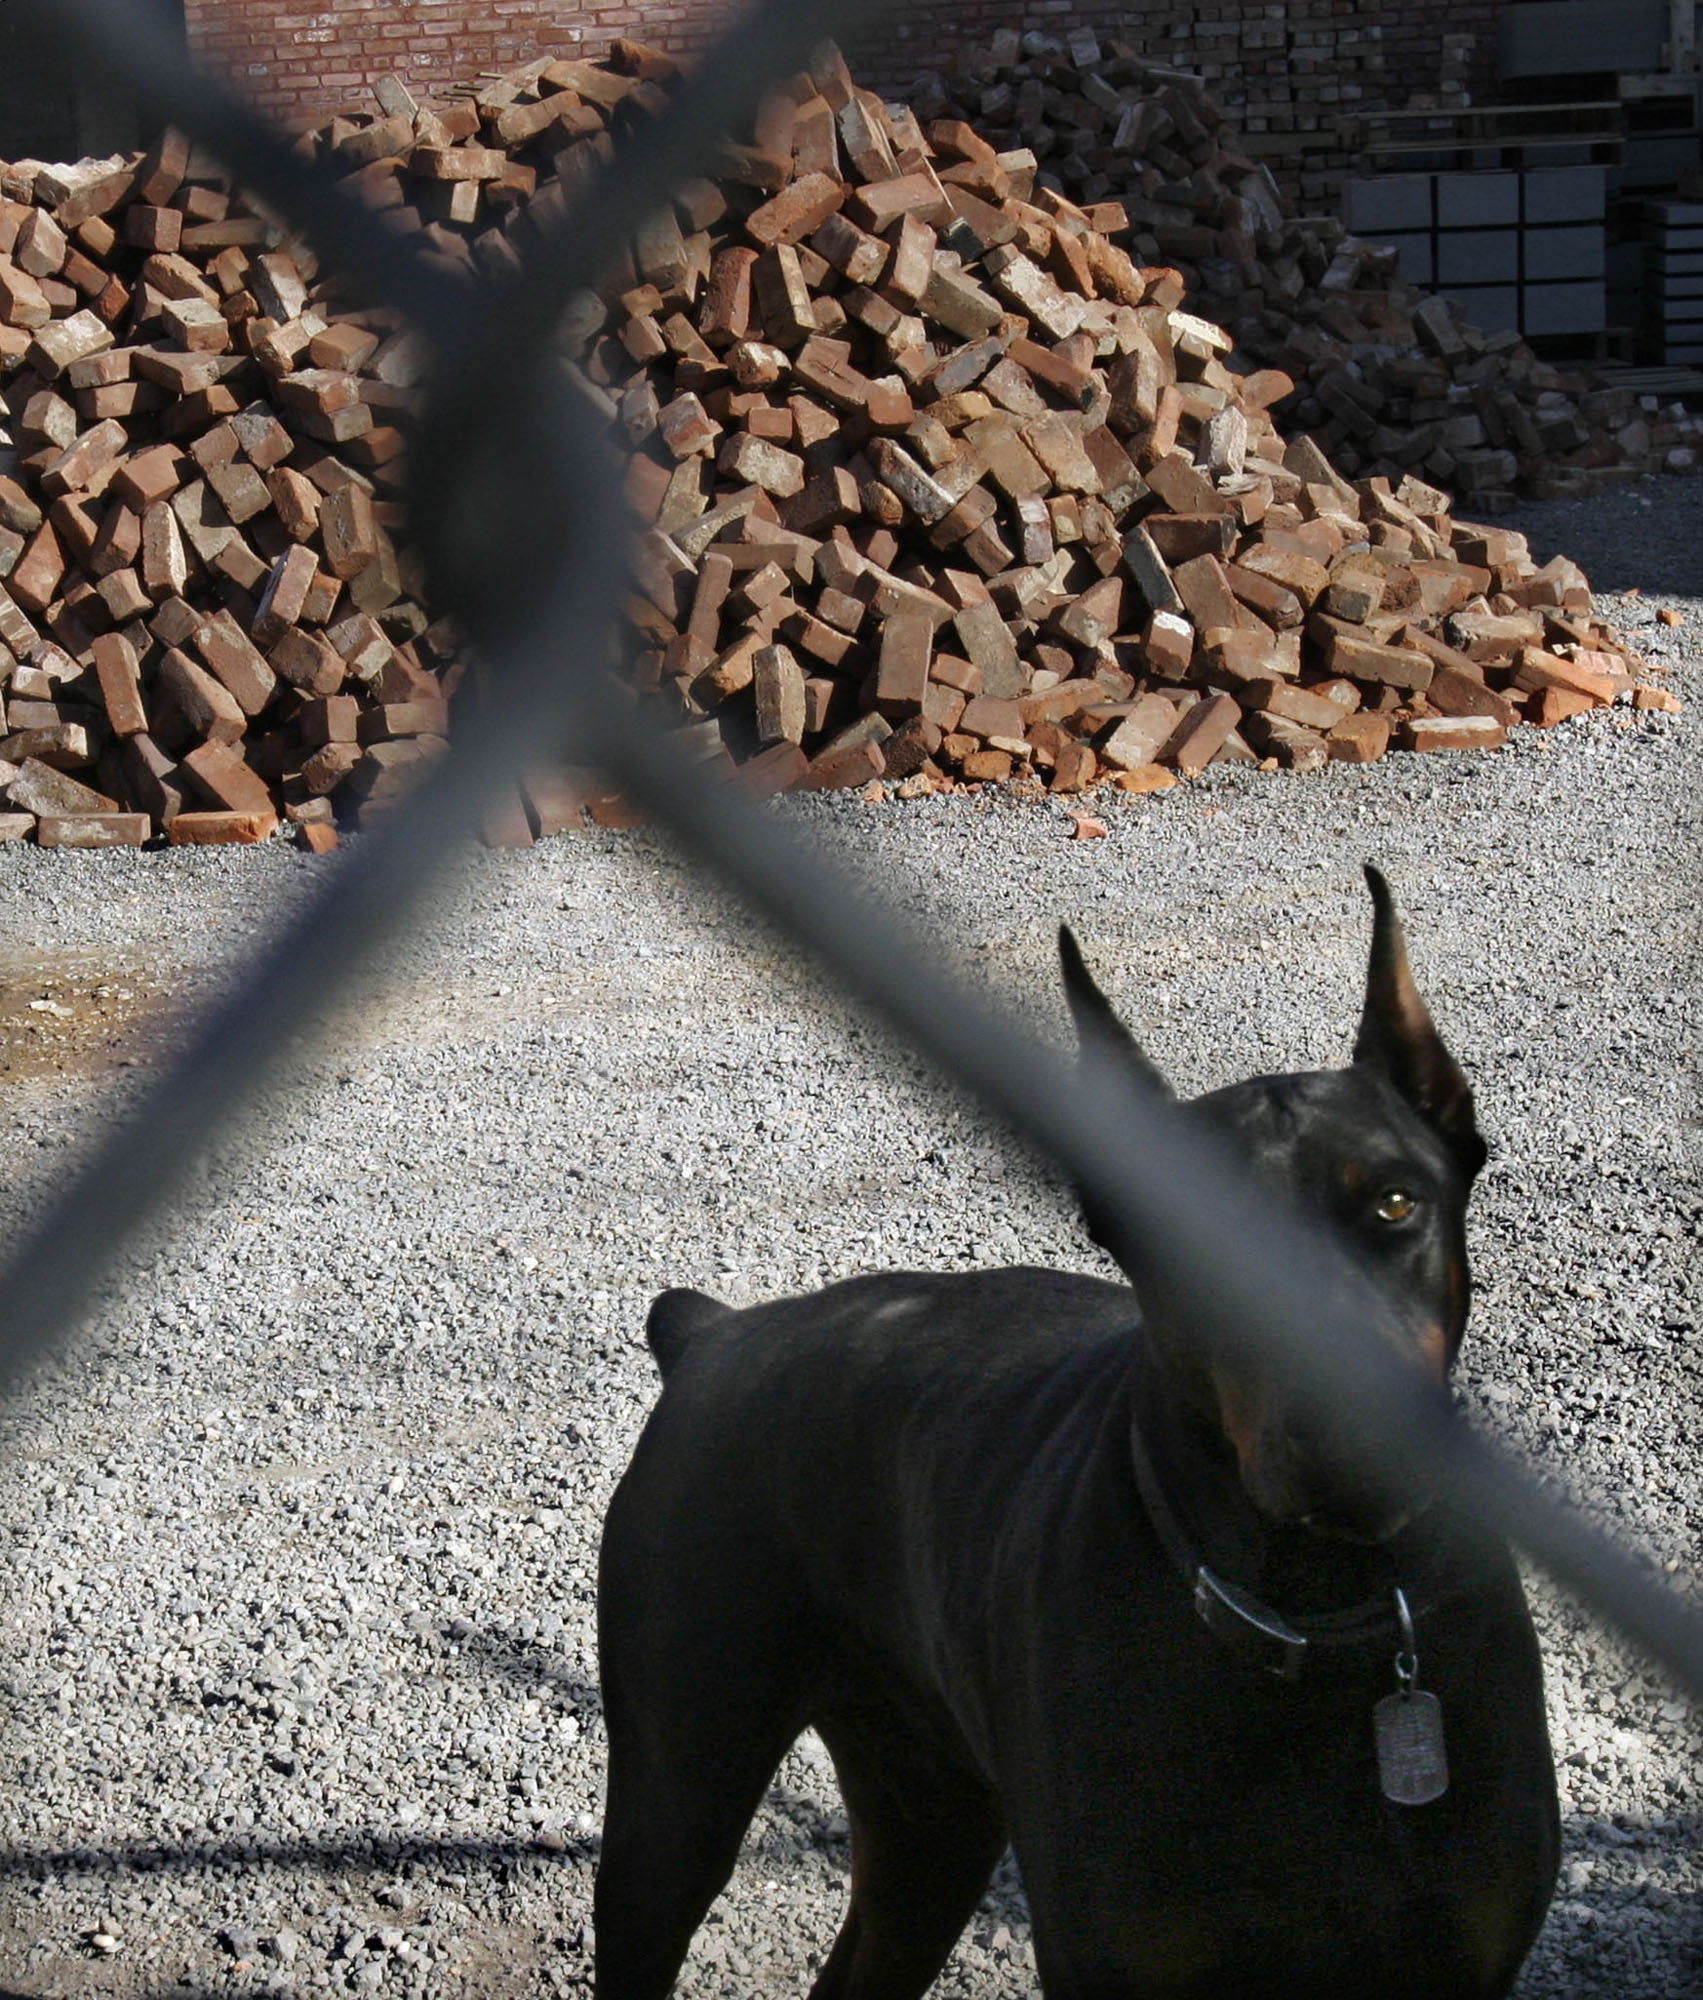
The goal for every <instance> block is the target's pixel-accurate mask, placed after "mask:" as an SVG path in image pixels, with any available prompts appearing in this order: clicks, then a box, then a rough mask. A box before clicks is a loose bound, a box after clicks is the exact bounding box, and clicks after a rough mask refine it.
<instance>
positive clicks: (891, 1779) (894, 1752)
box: [810, 1717, 1005, 2000]
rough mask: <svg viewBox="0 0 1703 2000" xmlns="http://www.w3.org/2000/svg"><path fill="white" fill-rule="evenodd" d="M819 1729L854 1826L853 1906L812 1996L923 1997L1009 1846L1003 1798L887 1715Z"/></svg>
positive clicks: (814, 1999)
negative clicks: (943, 1757)
mask: <svg viewBox="0 0 1703 2000" xmlns="http://www.w3.org/2000/svg"><path fill="white" fill-rule="evenodd" d="M817 1727H818V1729H819V1730H820V1732H821V1736H822V1740H823V1741H824V1742H825V1743H826V1744H827V1746H828V1750H829V1752H830V1754H831V1755H832V1757H833V1759H834V1769H835V1771H836V1772H837V1773H838V1775H839V1780H840V1791H841V1793H842V1795H843V1796H844V1799H845V1802H846V1816H847V1818H848V1820H849V1821H850V1823H851V1836H852V1889H851V1907H850V1908H849V1910H848V1911H847V1912H846V1920H845V1922H844V1924H843V1925H842V1926H841V1927H840V1934H839V1936H838V1937H837V1938H836V1939H835V1940H834V1948H833V1950H832V1952H831V1953H830V1954H829V1956H828V1962H827V1964H826V1965H824V1966H823V1968H822V1971H821V1973H820V1975H819V1976H818V1978H817V1981H816V1984H815V1985H814V1986H813V1987H812V1988H811V1989H810V2000H921V1995H923V1994H924V1993H926V1992H927V1991H928V1988H929V1987H930V1986H931V1985H932V1984H933V1981H934V1978H935V1975H936V1974H937V1973H938V1972H939V1971H940V1968H941V1967H942V1966H943V1965H944V1964H945V1963H946V1961H947V1959H948V1958H949V1957H950V1956H951V1953H952V1947H953V1945H955V1944H956V1943H957V1941H958V1935H959V1933H960V1932H961V1931H962V1930H963V1928H964V1926H965V1924H967V1923H968V1922H969V1920H970V1918H971V1916H972V1915H973V1914H974V1912H975V1908H976V1905H977V1903H978V1902H980V1900H981V1897H982V1892H983V1891H984V1890H985V1889H986V1888H987V1885H988V1881H989V1878H990V1877H991V1876H992V1874H993V1871H994V1866H995V1864H996V1863H997V1861H998V1860H999V1857H1000V1855H1001V1854H1002V1853H1003V1852H1004V1851H1005V1822H1004V1818H1003V1816H1002V1814H1001V1812H1000V1809H999V1801H998V1799H997V1798H996V1797H995V1795H994V1794H993V1793H992V1792H990V1791H989V1790H987V1789H986V1787H984V1786H983V1785H981V1784H980V1783H979V1782H978V1781H977V1780H976V1779H975V1778H974V1777H973V1776H972V1775H971V1774H969V1773H968V1772H966V1771H964V1770H962V1769H961V1768H956V1767H951V1768H949V1767H948V1766H947V1765H945V1764H944V1763H943V1761H942V1759H941V1757H940V1754H939V1745H938V1741H937V1740H935V1739H932V1738H929V1737H926V1736H923V1735H921V1734H918V1733H914V1732H912V1731H911V1730H909V1729H904V1728H902V1727H900V1726H897V1725H896V1723H894V1724H892V1725H889V1723H888V1719H887V1718H886V1717H883V1718H881V1719H880V1720H879V1721H876V1722H873V1723H872V1722H870V1721H869V1720H868V1719H867V1718H862V1717H860V1718H859V1719H858V1720H857V1721H856V1722H853V1721H850V1720H849V1719H847V1718H840V1719H839V1720H837V1721H827V1722H824V1721H822V1720H820V1719H818V1723H817Z"/></svg>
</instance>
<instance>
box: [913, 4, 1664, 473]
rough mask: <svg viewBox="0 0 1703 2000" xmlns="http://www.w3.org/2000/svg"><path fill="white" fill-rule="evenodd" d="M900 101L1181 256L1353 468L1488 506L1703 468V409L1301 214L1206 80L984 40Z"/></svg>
mask: <svg viewBox="0 0 1703 2000" xmlns="http://www.w3.org/2000/svg"><path fill="white" fill-rule="evenodd" d="M1277 32H1278V33H1279V35H1280V36H1281V34H1282V32H1283V30H1282V29H1281V27H1280V28H1279V29H1278V30H1277ZM1244 37H1245V31H1244ZM1309 94H1310V95H1312V96H1315V97H1316V95H1317V87H1316V86H1315V87H1314V89H1313V90H1312V91H1310V93H1309ZM912 101H913V105H914V107H915V109H916V111H917V115H918V116H919V117H920V118H922V119H923V120H924V121H925V122H928V121H932V120H935V119H942V118H959V119H967V120H968V121H970V122H971V123H973V124H974V125H975V126H976V128H977V130H978V131H979V132H980V133H981V134H982V136H983V137H984V138H985V139H986V140H988V142H989V143H990V144H991V145H993V146H994V147H996V148H1005V147H1012V146H1020V147H1023V148H1025V149H1027V150H1028V151H1030V152H1032V153H1033V154H1034V155H1035V157H1036V160H1037V162H1038V166H1039V172H1040V177H1041V180H1042V182H1043V184H1045V185H1050V186H1051V187H1052V188H1053V189H1055V190H1056V191H1057V192H1058V193H1060V194H1063V195H1066V196H1068V197H1069V198H1070V199H1072V200H1073V201H1075V202H1077V203H1079V204H1083V205H1086V206H1090V207H1092V206H1094V205H1096V204H1099V203H1102V202H1108V201H1118V202H1121V203H1123V205H1124V207H1125V209H1126V211H1127V213H1128V215H1129V217H1130V221H1131V224H1132V227H1133V232H1134V233H1133V236H1132V237H1131V239H1130V241H1129V245H1128V247H1129V248H1130V250H1131V253H1132V254H1133V255H1134V256H1136V257H1137V258H1138V259H1139V260H1140V261H1142V262H1144V263H1166V264H1171V265H1174V266H1175V267H1176V268H1177V269H1178V270H1179V271H1181V272H1182V274H1183V277H1184V280H1185V282H1186V283H1187V285H1188V289H1189V293H1190V295H1191V297H1192V298H1193V299H1194V301H1195V306H1196V310H1198V311H1201V312H1204V313H1209V314H1210V315H1211V316H1212V318H1214V319H1215V320H1217V321H1219V322H1220V323H1221V324H1222V325H1223V326H1225V327H1226V328H1228V330H1229V331H1230V332H1231V333H1233V334H1234V335H1235V338H1236V345H1237V351H1238V354H1239V355H1241V356H1242V357H1244V358H1245V360H1247V361H1249V362H1263V363H1267V364H1269V365H1272V366H1275V367H1280V368H1283V369H1285V370H1286V371H1287V372H1288V373H1289V374H1290V375H1292V376H1293V377H1294V379H1295V383H1296V389H1295V392H1294V394H1293V395H1292V396H1290V397H1289V398H1287V399H1286V400H1285V401H1284V402H1283V403H1282V404H1281V405H1280V407H1279V408H1278V410H1277V412H1276V415H1277V417H1278V419H1279V422H1280V423H1281V425H1282V426H1283V428H1284V430H1285V431H1286V432H1289V433H1291V434H1293V433H1294V432H1296V431H1306V432H1308V433H1310V434H1311V435H1312V436H1313V437H1314V438H1315V439H1316V441H1317V442H1318V443H1319V444H1320V446H1321V447H1322V448H1323V449H1324V450H1325V451H1326V453H1327V454H1329V456H1330V457H1331V458H1332V460H1333V461H1334V462H1335V463H1336V465H1337V466H1338V467H1339V469H1341V470H1342V471H1344V472H1346V473H1350V474H1355V475H1362V476H1368V477H1371V476H1380V475H1381V476H1383V477H1385V478H1389V479H1395V480H1399V479H1400V478H1401V477H1402V476H1403V475H1404V474H1408V473H1411V474H1412V475H1413V476H1414V477H1416V478H1419V479H1423V480H1425V481H1426V482H1427V483H1428V484H1431V485H1436V486H1442V487H1445V488H1447V489H1448V490H1450V491H1451V492H1454V493H1456V494H1458V495H1460V496H1461V497H1462V498H1463V499H1471V501H1472V502H1473V504H1474V506H1475V507H1476V508H1477V509H1478V510H1480V511H1484V510H1486V509H1490V508H1494V507H1500V506H1502V505H1506V504H1507V502H1508V501H1509V499H1510V498H1511V497H1512V495H1513V494H1515V493H1516V492H1518V493H1523V494H1526V495H1528V496H1530V497H1533V498H1538V499H1554V498H1563V497H1569V496H1574V495H1579V494H1584V493H1589V492H1592V491H1595V490H1597V489H1598V488H1599V487H1601V486H1602V485H1604V484H1605V483H1607V482H1609V481H1613V480H1620V479H1627V478H1636V477H1639V476H1641V475H1642V474H1643V473H1645V472H1655V471H1673V472H1680V471H1691V470H1694V469H1695V468H1696V467H1697V465H1698V463H1699V462H1700V460H1703V417H1700V416H1697V415H1694V414H1692V413H1690V412H1688V411H1686V410H1685V409H1684V408H1683V407H1682V406H1680V405H1677V404H1676V405H1673V406H1671V407H1669V408H1667V409H1665V410H1664V409H1661V408H1660V407H1658V406H1657V404H1656V402H1655V399H1654V398H1642V399H1640V398H1638V397H1635V396H1634V395H1633V393H1632V392H1631V391H1630V390H1628V389H1623V388H1614V387H1609V386H1604V385H1603V384H1602V381H1601V378H1600V377H1598V376H1596V375H1595V374H1594V373H1593V372H1592V371H1590V370H1588V369H1580V370H1571V371H1570V370H1564V369H1560V368H1555V367H1551V366H1549V365H1547V364H1546V363H1544V362H1542V361H1540V360H1539V359H1538V357H1537V356H1536V355H1535V354H1534V353H1533V352H1532V350H1531V349H1530V348H1529V347H1528V346H1527V345H1526V343H1525V342H1524V341H1523V340H1521V339H1520V337H1519V336H1518V335H1517V334H1514V333H1497V334H1488V335H1487V334H1483V333H1481V332H1479V331H1478V329H1477V328H1475V327H1473V326H1472V325H1470V324H1469V323H1468V322H1466V321H1465V320H1463V319H1462V318H1461V317H1460V316H1459V315H1458V314H1457V313H1456V312H1455V311H1454V310H1453V309H1452V308H1451V307H1450V305H1449V304H1448V303H1447V302H1446V301H1445V300H1444V299H1442V298H1440V297H1438V296H1436V295H1434V294H1428V293H1424V292H1421V291H1419V290H1417V289H1416V288H1415V287H1413V286H1411V285H1406V284H1403V283H1402V282H1401V281H1400V279H1399V277H1398V275H1397V271H1396V253H1395V252H1394V251H1392V250H1388V249H1383V248H1379V247H1377V246H1374V245H1372V244H1369V243H1364V242H1361V241H1360V240H1359V239H1358V238H1355V237H1351V236H1350V235H1348V233H1347V231H1346V230H1345V228H1344V227H1343V225H1342V223H1341V222H1340V221H1339V220H1338V219H1337V218H1336V217H1335V216H1334V215H1304V214H1303V215H1297V214H1296V212H1295V210H1294V208H1293V206H1292V205H1291V203H1290V202H1289V201H1288V200H1287V198H1286V197H1285V196H1284V195H1282V194H1281V193H1280V192H1279V190H1278V187H1277V184H1276V183H1275V182H1274V181H1273V179H1272V177H1271V175H1270V173H1269V171H1268V170H1267V169H1266V168H1265V167H1264V166H1263V165H1260V164H1257V163H1256V162H1255V161H1253V160H1251V159H1249V158H1247V157H1246V156H1245V155H1244V154H1243V153H1242V152H1241V150H1240V138H1239V134H1238V133H1237V131H1236V129H1235V127H1234V126H1233V125H1232V124H1231V123H1230V122H1229V120H1228V119H1227V118H1226V117H1225V115H1224V113H1223V111H1222V109H1221V107H1220V105H1219V104H1218V103H1217V102H1215V100H1214V98H1213V97H1212V96H1211V95H1209V94H1208V91H1207V90H1206V88H1205V87H1204V86H1203V84H1202V83H1201V81H1200V79H1199V78H1198V77H1195V76H1191V75H1188V74H1186V73H1184V72H1182V71H1180V70H1177V69H1168V68H1165V67H1162V66H1160V65H1157V64H1154V63H1152V62H1149V61H1147V60H1145V59H1144V58H1143V56H1142V54H1141V52H1140V51H1139V50H1138V49H1136V48H1135V47H1134V46H1132V45H1131V44H1129V43H1127V42H1120V41H1116V40H1112V41H1102V40H1100V39H1099V38H1097V37H1096V36H1095V35H1093V34H1092V33H1087V32H1078V33H1074V34H1071V35H1069V36H1068V37H1063V38H1058V37H1054V36H1049V35H1045V34H1038V33H1036V34H1027V35H1022V36H1019V35H1018V34H1016V33H1015V32H1008V33H1005V34H1003V35H996V36H995V37H993V39H992V41H991V42H989V43H988V44H986V45H983V46H979V47H971V48H967V49H965V50H964V52H963V53H962V54H961V55H960V57H959V58H958V60H957V62H956V63H955V64H954V65H953V67H952V68H951V69H950V70H949V71H947V72H946V73H944V74H941V75H936V76H930V77H926V78H924V79H923V80H922V83H921V84H920V85H919V86H918V88H917V90H916V91H915V93H914V94H913V100H912ZM1326 109H1327V111H1328V107H1326ZM1315 110H1317V106H1316V105H1315ZM1247 111H1248V113H1249V115H1250V116H1252V114H1253V113H1254V111H1255V104H1254V101H1253V99H1252V98H1250V99H1249V101H1248V105H1247ZM1321 115H1323V114H1321ZM1261 122H1265V121H1263V120H1262V121H1261Z"/></svg>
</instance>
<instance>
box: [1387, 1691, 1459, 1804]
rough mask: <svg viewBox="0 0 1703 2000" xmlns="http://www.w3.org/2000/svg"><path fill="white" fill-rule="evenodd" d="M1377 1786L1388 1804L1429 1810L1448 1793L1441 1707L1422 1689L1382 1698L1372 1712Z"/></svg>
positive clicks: (1446, 1755) (1447, 1761)
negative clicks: (1376, 1753) (1434, 1802)
mask: <svg viewBox="0 0 1703 2000" xmlns="http://www.w3.org/2000/svg"><path fill="white" fill-rule="evenodd" d="M1372 1730H1373V1734H1374V1736H1375V1737H1376V1739H1377V1745H1378V1783H1379V1785H1380V1786H1381V1787H1382V1790H1383V1794H1384V1797H1385V1798H1386V1799H1388V1800H1389V1801H1390V1803H1391V1804H1392V1805H1398V1806H1428V1805H1429V1804H1430V1803H1431V1801H1432V1800H1433V1799H1440V1798H1441V1797H1442V1796H1443V1794H1444V1793H1445V1792H1446V1791H1447V1790H1448V1789H1449V1757H1448V1752H1447V1750H1446V1748H1445V1747H1444V1743H1443V1708H1442V1704H1441V1703H1440V1702H1439V1701H1438V1699H1437V1697H1436V1696H1435V1695H1434V1694H1428V1693H1427V1692H1426V1691H1425V1689H1423V1688H1412V1689H1404V1690H1403V1691H1402V1692H1401V1693H1400V1694H1387V1695H1385V1696H1384V1698H1383V1700H1382V1701H1380V1702H1379V1703H1378V1705H1377V1706H1376V1708H1374V1709H1373V1711H1372Z"/></svg>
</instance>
